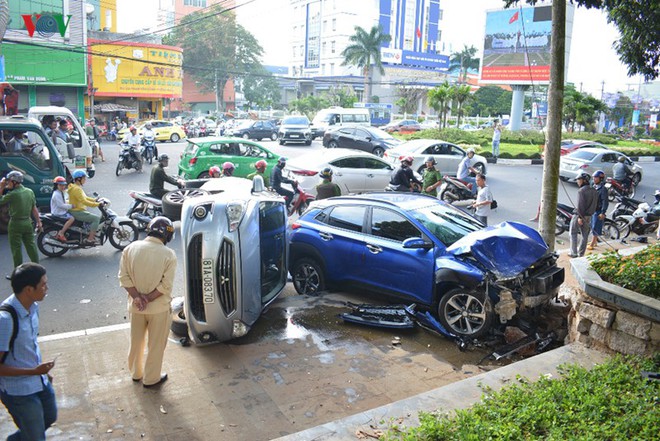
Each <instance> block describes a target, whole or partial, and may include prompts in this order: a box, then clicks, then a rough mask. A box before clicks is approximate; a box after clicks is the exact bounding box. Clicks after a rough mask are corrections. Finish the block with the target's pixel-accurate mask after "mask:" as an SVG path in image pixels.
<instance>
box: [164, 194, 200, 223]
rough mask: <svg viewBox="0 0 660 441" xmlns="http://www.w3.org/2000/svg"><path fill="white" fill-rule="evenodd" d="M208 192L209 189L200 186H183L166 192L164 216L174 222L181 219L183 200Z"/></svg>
mask: <svg viewBox="0 0 660 441" xmlns="http://www.w3.org/2000/svg"><path fill="white" fill-rule="evenodd" d="M207 194H209V192H208V191H206V190H202V189H200V188H183V189H180V190H174V191H170V192H169V193H165V195H164V196H163V216H165V217H166V218H168V219H169V220H171V221H172V222H174V221H178V220H181V208H182V207H183V201H185V200H186V199H187V198H191V197H195V196H204V195H207Z"/></svg>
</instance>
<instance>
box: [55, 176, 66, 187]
mask: <svg viewBox="0 0 660 441" xmlns="http://www.w3.org/2000/svg"><path fill="white" fill-rule="evenodd" d="M53 184H55V185H66V178H64V177H63V176H55V179H53Z"/></svg>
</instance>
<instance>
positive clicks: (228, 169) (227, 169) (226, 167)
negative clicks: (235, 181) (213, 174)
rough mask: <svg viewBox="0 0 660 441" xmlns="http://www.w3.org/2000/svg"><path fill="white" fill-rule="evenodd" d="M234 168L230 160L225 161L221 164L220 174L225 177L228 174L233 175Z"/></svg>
mask: <svg viewBox="0 0 660 441" xmlns="http://www.w3.org/2000/svg"><path fill="white" fill-rule="evenodd" d="M235 168H236V167H235V166H234V164H232V163H231V162H225V163H224V164H222V176H223V177H225V178H226V177H228V176H233V175H234V169H235Z"/></svg>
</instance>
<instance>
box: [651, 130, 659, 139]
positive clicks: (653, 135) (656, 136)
mask: <svg viewBox="0 0 660 441" xmlns="http://www.w3.org/2000/svg"><path fill="white" fill-rule="evenodd" d="M651 138H653V139H660V129H653V130H651Z"/></svg>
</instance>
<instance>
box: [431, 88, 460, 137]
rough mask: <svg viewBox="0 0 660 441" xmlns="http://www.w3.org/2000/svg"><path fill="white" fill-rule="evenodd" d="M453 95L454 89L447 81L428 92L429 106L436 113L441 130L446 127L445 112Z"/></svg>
mask: <svg viewBox="0 0 660 441" xmlns="http://www.w3.org/2000/svg"><path fill="white" fill-rule="evenodd" d="M453 94H454V89H453V87H452V86H451V85H450V84H449V82H447V81H445V82H444V83H442V84H441V85H439V86H437V87H434V88H433V89H431V90H429V91H428V98H429V106H430V107H431V108H433V109H434V110H435V111H436V112H438V122H439V123H440V127H441V128H443V127H446V125H447V111H448V110H449V103H450V102H451V99H452V97H453Z"/></svg>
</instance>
